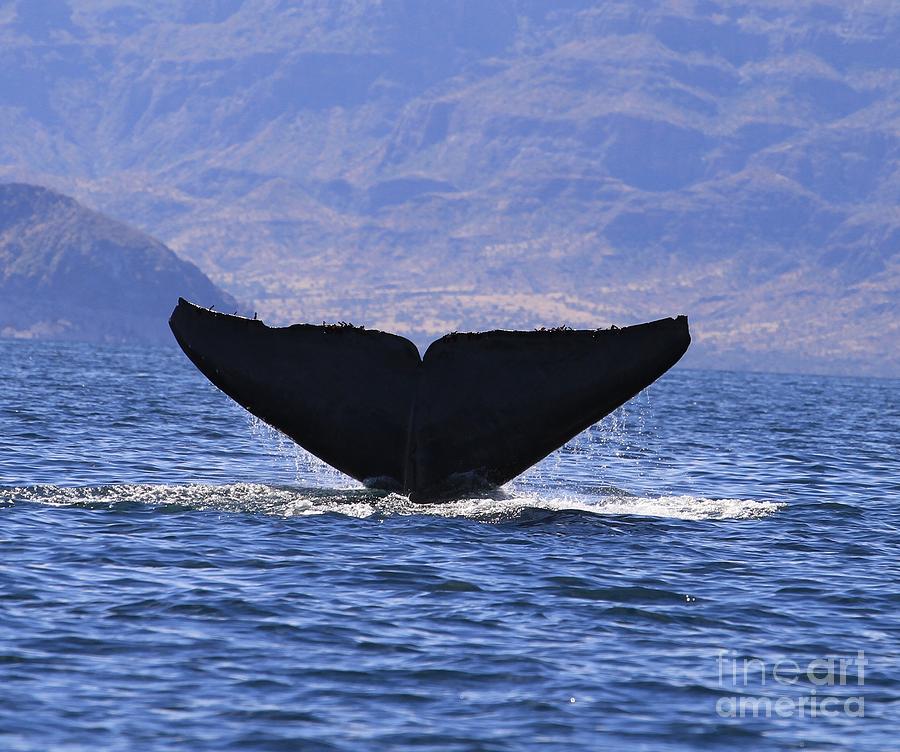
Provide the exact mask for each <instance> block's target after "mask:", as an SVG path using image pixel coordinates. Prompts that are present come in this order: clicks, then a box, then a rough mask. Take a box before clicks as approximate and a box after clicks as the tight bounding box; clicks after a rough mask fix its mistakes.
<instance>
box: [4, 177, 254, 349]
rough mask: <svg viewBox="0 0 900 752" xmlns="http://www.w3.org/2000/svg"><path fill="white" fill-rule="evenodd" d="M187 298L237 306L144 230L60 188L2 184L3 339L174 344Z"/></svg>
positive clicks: (221, 306) (227, 307)
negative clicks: (177, 311) (178, 308)
mask: <svg viewBox="0 0 900 752" xmlns="http://www.w3.org/2000/svg"><path fill="white" fill-rule="evenodd" d="M179 295H183V296H185V297H187V298H190V299H192V300H195V301H197V302H198V303H200V304H201V305H216V306H217V307H218V308H219V310H228V311H232V310H235V309H237V305H236V304H235V301H234V298H232V297H231V296H230V295H227V294H225V293H223V292H222V291H221V290H219V289H218V288H217V287H216V286H215V285H214V284H213V283H212V282H210V281H209V278H208V277H207V276H206V275H205V274H203V272H201V271H200V270H199V269H198V268H197V267H196V266H194V264H191V263H190V262H187V261H183V260H182V259H180V258H178V256H176V255H175V254H174V253H173V252H172V251H170V250H169V249H168V248H166V247H165V246H164V245H163V244H162V243H160V242H159V241H157V240H154V239H153V238H150V237H148V236H147V235H145V234H144V233H142V232H139V231H138V230H135V229H133V228H130V227H128V226H127V225H124V224H122V223H120V222H116V221H114V220H112V219H110V218H108V217H105V216H103V215H102V214H98V213H96V212H93V211H91V210H89V209H87V208H85V207H84V206H82V205H81V204H79V203H78V202H76V201H75V200H73V199H71V198H68V197H67V196H63V195H60V194H59V193H55V192H54V191H50V190H47V189H45V188H40V187H38V186H33V185H25V184H21V183H12V184H0V337H20V338H50V339H77V340H87V341H93V342H172V335H171V333H170V332H169V330H168V326H167V321H168V317H169V314H170V313H171V312H172V309H173V308H174V306H175V303H176V302H177V300H178V296H179Z"/></svg>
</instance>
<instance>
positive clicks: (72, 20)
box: [0, 0, 900, 375]
mask: <svg viewBox="0 0 900 752" xmlns="http://www.w3.org/2000/svg"><path fill="white" fill-rule="evenodd" d="M898 60H900V4H898V3H896V2H894V0H869V1H868V2H865V3H847V2H844V1H843V0H758V1H754V2H727V3H726V2H716V1H713V0H647V1H646V2H634V0H604V2H587V1H585V0H553V1H552V2H551V0H435V1H434V2H419V1H418V0H384V1H383V2H378V3H375V2H367V1H365V0H343V2H340V3H335V2H332V1H331V0H310V1H309V2H304V3H302V4H294V3H282V2H277V1H276V0H204V1H203V2H197V1H194V0H190V1H188V0H166V1H163V2H159V3H153V4H148V3H137V2H133V1H132V0H80V1H79V2H78V3H74V2H73V3H67V2H65V0H52V1H51V0H46V1H45V2H41V3H32V2H28V0H22V1H21V2H17V3H9V2H7V3H5V4H0V124H2V128H3V133H4V138H3V139H2V141H0V175H6V176H8V177H9V178H16V179H22V180H30V181H39V182H43V183H45V184H49V185H53V186H57V187H59V188H60V189H63V190H65V191H66V192H69V193H71V194H72V195H75V196H76V197H79V198H82V199H84V200H86V201H88V202H89V203H90V204H91V205H92V206H96V207H98V208H101V209H102V210H104V211H107V212H108V213H111V214H113V215H114V216H117V217H120V218H123V219H125V220H127V221H129V222H131V223H134V224H136V225H137V226H139V227H141V228H142V229H143V230H145V231H148V232H151V233H152V234H153V235H155V236H157V237H160V238H162V239H163V240H164V241H165V242H166V243H168V244H169V245H170V246H171V247H173V248H175V249H176V250H177V251H178V252H179V253H180V254H182V255H183V256H185V257H186V258H189V259H191V260H193V261H195V262H196V263H198V264H199V265H200V266H201V267H202V268H203V269H205V270H206V271H207V272H208V273H209V274H210V275H211V277H212V278H213V279H214V280H215V281H216V282H218V283H220V284H222V285H223V286H225V287H226V288H227V289H229V290H230V291H232V292H233V293H235V294H237V295H239V296H240V297H242V299H247V300H249V299H253V300H255V301H256V304H257V307H258V308H259V310H260V312H261V315H263V316H265V317H266V318H268V319H269V320H274V321H289V320H311V321H321V320H322V319H326V318H328V319H338V320H351V319H352V320H355V321H357V322H359V323H364V324H366V325H369V326H380V327H383V328H390V329H394V330H397V331H401V332H405V333H408V334H412V335H413V336H414V337H416V338H417V339H418V340H419V341H422V340H424V339H427V338H428V337H430V336H434V335H436V334H439V333H441V332H443V331H446V330H453V329H466V328H480V327H496V326H506V327H517V326H537V325H555V324H570V325H573V326H597V325H607V324H610V323H617V324H627V323H631V322H634V321H639V320H646V319H650V318H654V317H657V316H662V315H669V314H674V313H688V314H689V315H690V316H691V319H692V322H693V328H694V333H695V345H694V347H693V348H692V350H691V353H690V356H689V359H688V360H687V362H688V363H692V364H694V365H702V366H714V367H738V368H762V369H775V370H813V371H826V372H845V373H875V374H882V375H900V324H898V320H900V315H898V314H900V311H898V298H900V254H898V251H900V208H898V206H900V105H898V103H900V67H898V63H897V61H898Z"/></svg>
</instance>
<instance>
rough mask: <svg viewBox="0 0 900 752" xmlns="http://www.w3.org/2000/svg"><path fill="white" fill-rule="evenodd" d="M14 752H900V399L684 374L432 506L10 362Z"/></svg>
mask: <svg viewBox="0 0 900 752" xmlns="http://www.w3.org/2000/svg"><path fill="white" fill-rule="evenodd" d="M0 376H2V378H0V554H2V556H0V688H2V689H0V691H2V698H0V749H3V750H19V749H22V750H48V749H60V750H92V751H93V750H97V749H104V750H135V749H140V750H157V749H159V750H164V749H166V750H168V749H171V750H185V749H190V750H229V749H234V750H257V749H258V750H296V749H312V750H319V749H321V750H382V749H385V750H386V749H391V750H413V749H415V750H442V751H443V750H473V751H474V750H498V751H499V750H520V749H541V750H595V749H621V748H627V749H630V750H641V749H647V750H688V749H723V750H734V749H736V748H740V749H754V750H757V749H800V748H802V749H823V750H828V749H854V750H859V749H872V750H875V749H879V750H886V749H900V741H898V737H897V728H898V727H900V464H898V455H900V382H898V381H890V380H864V379H852V378H846V379H842V378H823V377H813V376H784V375H763V374H737V373H725V372H700V371H690V370H676V371H674V372H672V373H669V374H667V375H666V376H664V377H663V378H662V379H661V380H660V381H659V382H657V383H656V384H655V385H653V386H652V387H651V388H650V389H649V390H647V391H645V392H644V393H642V394H641V395H639V396H638V397H637V398H635V399H634V400H633V401H632V402H631V403H629V404H628V405H626V406H625V407H624V408H622V409H620V410H619V411H617V412H616V413H615V414H613V415H611V416H609V417H607V418H606V419H605V420H603V421H602V422H601V423H600V424H598V425H596V426H594V427H593V428H592V429H591V430H590V431H588V432H586V433H585V434H582V435H581V436H579V437H578V438H577V439H575V440H574V441H573V442H572V443H571V444H570V445H568V446H566V447H565V448H563V449H562V450H560V451H559V452H557V453H556V454H554V455H552V456H551V457H549V458H547V460H545V461H544V462H543V463H541V464H540V465H539V466H537V467H536V468H534V469H532V470H531V471H530V472H529V473H527V474H526V475H525V476H524V477H522V478H519V479H517V480H516V481H514V482H513V483H512V484H510V485H509V486H508V487H507V488H505V489H503V493H502V494H498V495H497V496H496V498H491V499H468V500H461V501H457V502H453V503H450V504H446V505H441V506H419V505H414V504H411V503H410V502H409V501H408V500H406V499H404V498H402V497H398V496H395V495H386V494H381V493H375V492H372V491H368V490H365V489H362V488H360V487H358V486H357V485H356V484H355V483H354V482H353V481H350V480H348V479H347V478H345V477H343V476H341V475H340V474H339V473H337V472H336V471H333V470H330V469H328V468H327V467H324V466H322V465H321V464H320V463H318V462H317V461H316V460H314V459H313V458H310V457H309V456H308V455H306V454H304V453H303V452H302V451H301V450H299V449H297V448H296V447H295V446H294V445H293V444H292V443H291V442H289V441H286V440H283V439H281V438H279V436H278V435H277V434H276V433H274V432H273V431H271V429H269V428H268V427H266V426H264V425H261V424H260V423H258V422H256V421H254V420H253V419H251V418H250V417H249V416H248V415H247V414H246V413H244V412H243V411H242V410H241V409H240V408H238V407H237V406H236V405H234V404H233V403H232V402H231V401H230V400H229V399H228V398H226V397H225V396H224V395H223V394H221V393H220V392H218V391H217V390H215V389H214V388H213V387H212V386H211V385H210V384H208V383H207V381H206V380H205V379H204V378H203V377H202V376H201V375H200V374H199V373H198V372H197V371H195V370H194V368H193V366H191V365H190V363H189V362H188V361H187V360H186V359H185V358H184V357H183V356H182V355H181V354H180V353H179V352H177V351H176V350H175V349H174V348H173V349H171V350H166V349H159V350H143V349H128V348H114V347H91V346H84V345H70V344H66V345H63V344H52V343H42V344H33V343H25V342H3V343H0Z"/></svg>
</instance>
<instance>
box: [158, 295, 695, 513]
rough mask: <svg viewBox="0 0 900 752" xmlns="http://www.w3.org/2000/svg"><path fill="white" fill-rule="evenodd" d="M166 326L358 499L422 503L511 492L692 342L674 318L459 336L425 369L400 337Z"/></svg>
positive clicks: (190, 323)
mask: <svg viewBox="0 0 900 752" xmlns="http://www.w3.org/2000/svg"><path fill="white" fill-rule="evenodd" d="M169 325H170V326H171V328H172V331H173V333H174V334H175V337H176V339H177V340H178V343H179V344H180V345H181V347H182V349H183V350H184V352H185V353H186V354H187V356H188V357H189V358H190V359H191V360H192V361H193V362H194V364H195V365H196V366H197V368H199V369H200V370H201V371H202V372H203V373H204V374H205V375H206V377H207V378H208V379H209V380H210V381H212V382H213V383H214V384H215V385H216V386H218V387H219V388H220V389H221V390H222V391H224V392H225V393H226V394H228V395H229V396H230V397H231V398H232V399H234V400H235V401H237V402H238V403H240V404H241V405H243V406H244V407H245V408H246V409H247V410H249V411H250V412H251V413H253V414H254V415H256V416H257V417H259V418H261V419H262V420H264V421H265V422H266V423H269V424H270V425H272V426H274V427H275V428H277V429H279V430H280V431H282V432H284V433H285V434H287V435H288V436H289V437H290V438H292V439H293V440H294V441H296V442H297V443H298V444H300V445H301V446H302V447H304V448H305V449H306V450H308V451H309V452H311V453H312V454H314V455H316V456H317V457H319V458H320V459H321V460H323V461H325V462H327V463H328V464H330V465H333V466H334V467H336V468H337V469H338V470H340V471H342V472H344V473H347V475H350V476H352V477H354V478H356V479H357V480H359V481H361V482H362V483H364V484H365V485H367V486H371V487H375V488H384V489H387V490H393V491H399V492H401V493H405V494H408V495H409V497H410V498H411V499H413V500H416V501H439V500H443V499H447V498H451V497H453V496H457V495H460V494H465V493H471V492H472V491H473V490H479V489H487V488H493V487H496V486H499V485H502V484H503V483H506V482H507V481H509V480H511V479H512V478H514V477H515V476H516V475H518V474H519V473H521V472H523V471H524V470H526V469H527V468H529V467H530V466H531V465H533V464H534V463H535V462H537V461H538V460H540V459H542V458H543V457H545V456H546V455H547V454H549V453H550V452H552V451H553V450H554V449H556V448H557V447H559V446H561V445H562V444H564V443H565V442H566V441H568V440H569V439H570V438H572V437H573V436H575V435H576V434H577V433H579V432H580V431H583V430H584V429H585V428H587V427H588V426H590V425H591V424H593V423H595V422H596V421H598V420H600V418H602V417H603V416H604V415H606V414H607V413H610V412H612V411H613V410H614V409H615V408H617V407H618V406H619V405H621V404H623V403H624V402H626V401H627V400H629V399H630V398H631V397H633V396H634V395H635V394H637V393H638V392H639V391H641V389H643V388H644V387H646V386H648V385H649V384H651V383H652V382H653V381H655V380H656V379H658V378H659V377H660V376H661V375H662V374H663V373H665V372H666V371H667V370H669V368H671V367H672V366H673V365H674V364H675V363H676V362H678V360H679V359H680V358H681V356H682V355H683V354H684V352H685V351H686V350H687V348H688V345H689V344H690V341H691V338H690V334H689V332H688V322H687V317H685V316H678V317H677V318H670V319H660V320H659V321H653V322H651V323H648V324H639V325H637V326H627V327H623V328H621V329H616V330H573V329H569V328H568V327H560V328H556V329H544V330H538V331H530V332H526V331H502V330H498V331H491V332H475V333H456V334H452V335H448V336H445V337H442V338H441V339H439V340H437V341H436V342H433V343H432V344H431V345H430V346H429V347H428V349H427V351H426V352H425V355H424V356H423V357H419V351H418V350H417V349H416V347H415V345H413V343H412V342H410V341H409V340H407V339H404V338H403V337H398V336H397V335H395V334H388V333H386V332H379V331H375V330H367V329H363V328H362V327H355V326H351V325H347V324H344V323H340V324H337V325H322V326H315V325H312V324H294V325H293V326H289V327H284V328H271V327H268V326H266V325H265V324H263V323H262V322H261V321H259V320H255V319H247V318H242V317H240V316H230V315H228V314H223V313H216V312H214V311H210V310H207V309H205V308H199V307H198V306H195V305H193V304H191V303H188V302H187V301H186V300H183V299H179V301H178V305H177V306H176V308H175V310H174V311H173V313H172V317H171V318H170V320H169ZM323 334H327V335H328V336H322V335H323Z"/></svg>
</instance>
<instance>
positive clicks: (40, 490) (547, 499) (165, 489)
mask: <svg viewBox="0 0 900 752" xmlns="http://www.w3.org/2000/svg"><path fill="white" fill-rule="evenodd" d="M17 502H37V503H41V504H48V505H54V506H74V507H84V508H90V509H122V508H126V507H128V506H130V505H134V504H140V505H154V506H157V507H163V508H165V509H166V510H169V511H172V510H182V509H185V510H191V509H193V510H205V509H210V510H217V511H225V512H235V513H241V512H244V513H259V514H271V515H280V516H285V517H290V516H297V515H321V514H341V515H345V516H349V517H359V518H365V517H373V516H378V517H387V516H394V515H430V516H439V517H463V518H472V519H479V520H484V521H489V522H490V521H503V520H510V519H516V518H518V517H521V516H522V515H523V514H526V513H528V512H529V511H532V510H542V511H546V512H550V513H553V512H580V513H587V514H596V515H601V516H625V515H630V516H641V517H659V518H670V519H679V520H698V521H699V520H746V519H758V518H762V517H767V516H769V515H771V514H774V513H776V512H777V511H779V510H780V509H782V508H783V507H784V506H785V505H784V504H783V503H779V502H775V501H761V500H751V499H730V498H724V499H712V498H703V497H697V496H691V495H686V494H683V495H674V496H672V495H669V496H666V495H660V496H631V495H628V494H626V493H624V492H621V493H605V494H598V495H583V494H574V493H573V494H566V493H563V494H554V493H533V492H532V493H524V494H523V493H520V492H502V491H501V492H499V493H498V494H497V495H496V496H494V497H491V498H469V499H456V500H453V501H448V502H445V503H441V504H418V503H414V502H412V501H410V500H409V499H408V498H407V497H405V496H400V495H398V494H385V493H379V492H376V491H371V490H368V489H364V488H359V489H327V488H299V487H293V486H273V485H266V484H259V483H234V484H227V485H208V484H186V485H145V484H141V485H137V484H133V485H107V486H81V487H66V486H51V485H42V486H27V487H21V488H3V489H0V504H14V503H17Z"/></svg>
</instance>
